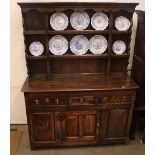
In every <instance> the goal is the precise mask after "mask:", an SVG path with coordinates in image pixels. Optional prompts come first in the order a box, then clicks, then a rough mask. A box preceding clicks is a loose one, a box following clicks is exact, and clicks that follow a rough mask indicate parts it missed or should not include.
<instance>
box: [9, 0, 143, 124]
mask: <svg viewBox="0 0 155 155" xmlns="http://www.w3.org/2000/svg"><path fill="white" fill-rule="evenodd" d="M50 1H51V0H25V1H19V0H18V1H17V0H11V1H10V2H11V19H10V20H11V25H10V27H11V37H10V42H11V45H10V47H11V48H10V49H11V51H10V52H11V53H10V61H11V62H10V65H11V66H10V69H11V81H10V90H11V96H10V104H11V105H10V108H11V109H10V117H11V118H10V123H11V124H26V123H27V120H26V112H25V103H24V95H23V93H21V91H20V90H21V87H22V85H23V82H24V80H25V78H26V76H27V75H26V72H27V71H26V62H25V55H24V38H23V28H22V16H21V10H20V7H19V6H18V5H17V2H50ZM59 1H61V2H63V1H65V2H67V1H70V2H71V1H72V2H74V1H73V0H59ZM78 1H80V0H76V2H78ZM84 1H85V2H89V1H90V2H125V3H128V2H129V3H131V2H138V3H139V5H138V6H137V8H136V9H138V10H145V5H144V0H83V1H82V0H81V1H80V2H84ZM52 2H53V1H52ZM56 2H58V0H57V1H56ZM136 20H137V18H136V15H134V21H133V35H132V38H133V39H132V42H131V51H130V52H131V57H130V63H129V68H131V64H132V55H133V47H134V38H135V32H136Z"/></svg>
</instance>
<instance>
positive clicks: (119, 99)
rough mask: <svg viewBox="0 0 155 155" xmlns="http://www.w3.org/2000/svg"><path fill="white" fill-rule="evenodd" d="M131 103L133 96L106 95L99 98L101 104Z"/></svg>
mask: <svg viewBox="0 0 155 155" xmlns="http://www.w3.org/2000/svg"><path fill="white" fill-rule="evenodd" d="M125 102H131V95H112V96H109V95H107V96H106V95H105V96H100V97H99V103H101V104H102V103H125Z"/></svg>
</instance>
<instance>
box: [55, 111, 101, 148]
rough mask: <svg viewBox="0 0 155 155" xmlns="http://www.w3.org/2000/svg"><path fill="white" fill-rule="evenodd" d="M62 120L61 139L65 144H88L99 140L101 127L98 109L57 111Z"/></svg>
mask: <svg viewBox="0 0 155 155" xmlns="http://www.w3.org/2000/svg"><path fill="white" fill-rule="evenodd" d="M57 115H58V116H59V117H58V118H59V120H60V121H61V126H62V130H61V134H60V136H61V139H62V144H64V145H86V144H91V143H92V144H94V143H96V142H97V138H98V133H99V127H97V125H96V123H97V122H98V116H97V112H96V111H72V112H64V113H57Z"/></svg>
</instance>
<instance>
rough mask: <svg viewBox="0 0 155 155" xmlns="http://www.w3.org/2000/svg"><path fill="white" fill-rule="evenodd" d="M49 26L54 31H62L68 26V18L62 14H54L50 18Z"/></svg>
mask: <svg viewBox="0 0 155 155" xmlns="http://www.w3.org/2000/svg"><path fill="white" fill-rule="evenodd" d="M50 25H51V27H52V28H53V29H54V30H56V31H58V30H64V29H66V28H67V26H68V17H67V16H66V15H65V14H64V13H61V12H56V13H54V14H53V15H52V16H51V18H50Z"/></svg>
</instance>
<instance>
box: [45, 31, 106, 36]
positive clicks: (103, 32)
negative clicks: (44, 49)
mask: <svg viewBox="0 0 155 155" xmlns="http://www.w3.org/2000/svg"><path fill="white" fill-rule="evenodd" d="M108 33H109V30H64V31H52V30H50V31H48V34H100V35H101V34H108Z"/></svg>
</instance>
